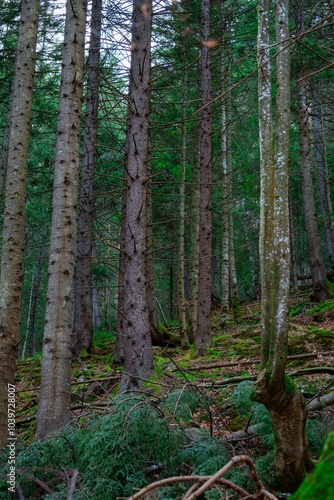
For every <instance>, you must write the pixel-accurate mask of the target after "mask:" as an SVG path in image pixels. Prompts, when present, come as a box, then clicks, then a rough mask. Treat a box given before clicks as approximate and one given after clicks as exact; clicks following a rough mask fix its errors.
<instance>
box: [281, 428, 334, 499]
mask: <svg viewBox="0 0 334 500" xmlns="http://www.w3.org/2000/svg"><path fill="white" fill-rule="evenodd" d="M333 468H334V432H331V433H330V434H329V435H328V438H327V441H326V443H325V446H324V450H323V453H322V456H321V460H320V462H319V464H318V465H317V466H316V468H315V470H314V472H313V473H312V474H309V475H308V476H307V477H306V478H305V479H304V481H303V483H302V484H301V486H300V487H299V489H298V490H297V491H296V493H294V494H293V495H292V497H291V500H314V499H317V500H332V499H333V498H334V475H333Z"/></svg>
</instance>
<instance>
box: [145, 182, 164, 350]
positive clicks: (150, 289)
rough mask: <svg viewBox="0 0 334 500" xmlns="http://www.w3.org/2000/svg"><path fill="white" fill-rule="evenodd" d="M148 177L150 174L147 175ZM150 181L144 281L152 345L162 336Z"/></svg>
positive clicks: (148, 187)
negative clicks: (156, 282) (155, 274)
mask: <svg viewBox="0 0 334 500" xmlns="http://www.w3.org/2000/svg"><path fill="white" fill-rule="evenodd" d="M149 177H150V176H149ZM152 209H153V207H152V181H151V178H150V179H149V180H148V182H147V199H146V214H147V226H146V248H147V252H146V255H145V257H146V264H145V265H146V282H147V289H146V293H147V308H148V320H149V324H150V334H151V340H152V343H153V345H160V344H161V342H162V336H161V334H160V332H159V330H158V311H157V294H156V289H155V279H154V266H153V255H154V251H153V250H154V242H153V226H152V215H153V214H152Z"/></svg>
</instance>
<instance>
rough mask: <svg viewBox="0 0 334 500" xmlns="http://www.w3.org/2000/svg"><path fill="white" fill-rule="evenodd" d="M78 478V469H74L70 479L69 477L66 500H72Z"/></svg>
mask: <svg viewBox="0 0 334 500" xmlns="http://www.w3.org/2000/svg"><path fill="white" fill-rule="evenodd" d="M78 476H79V471H78V469H74V470H73V472H72V477H71V481H70V485H69V488H68V494H67V500H72V498H73V493H74V490H75V486H76V484H77V480H78Z"/></svg>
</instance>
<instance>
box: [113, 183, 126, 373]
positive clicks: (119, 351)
mask: <svg viewBox="0 0 334 500" xmlns="http://www.w3.org/2000/svg"><path fill="white" fill-rule="evenodd" d="M125 210H126V186H123V191H122V207H121V230H120V238H119V258H118V304H117V330H116V342H115V353H114V360H115V361H116V363H123V362H124V348H123V326H124V325H123V323H124V319H125V317H124V259H125Z"/></svg>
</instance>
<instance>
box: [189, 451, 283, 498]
mask: <svg viewBox="0 0 334 500" xmlns="http://www.w3.org/2000/svg"><path fill="white" fill-rule="evenodd" d="M240 462H241V463H245V464H246V465H247V466H248V468H249V471H250V473H251V476H252V479H253V481H254V483H255V486H256V489H257V492H258V495H259V496H261V495H265V496H267V498H269V499H270V500H277V498H276V497H275V496H274V495H272V494H271V493H269V491H267V490H265V489H264V488H263V485H262V483H261V481H260V479H259V476H258V475H257V472H256V469H255V466H254V463H253V461H252V460H251V459H250V458H249V457H247V456H246V455H238V456H236V457H233V458H232V459H231V460H230V461H229V462H228V463H227V464H226V465H224V467H222V468H221V469H220V470H219V471H218V472H216V474H214V475H213V476H211V477H210V478H209V479H208V480H207V481H206V482H205V483H204V484H203V485H202V486H201V487H200V488H198V489H197V491H195V492H193V493H191V494H190V495H189V496H185V497H183V500H195V499H196V498H198V497H199V496H200V495H201V494H202V493H204V491H206V490H207V489H209V488H211V486H212V485H213V484H214V483H215V482H217V480H219V479H221V476H222V475H223V474H225V473H226V472H228V471H229V470H230V469H231V468H232V467H234V465H235V464H237V463H240ZM246 495H247V496H250V494H249V493H247V494H246Z"/></svg>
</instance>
